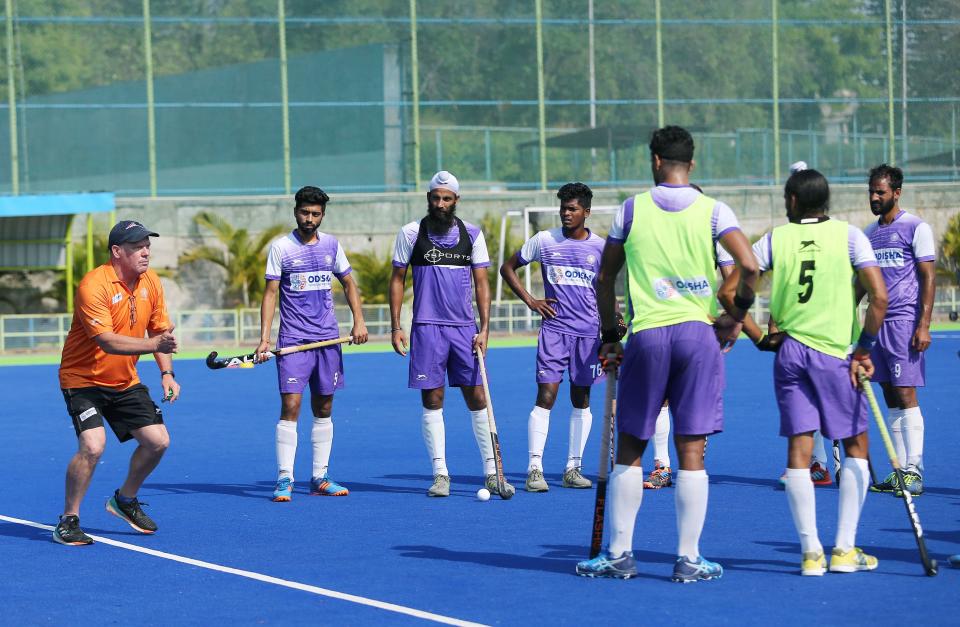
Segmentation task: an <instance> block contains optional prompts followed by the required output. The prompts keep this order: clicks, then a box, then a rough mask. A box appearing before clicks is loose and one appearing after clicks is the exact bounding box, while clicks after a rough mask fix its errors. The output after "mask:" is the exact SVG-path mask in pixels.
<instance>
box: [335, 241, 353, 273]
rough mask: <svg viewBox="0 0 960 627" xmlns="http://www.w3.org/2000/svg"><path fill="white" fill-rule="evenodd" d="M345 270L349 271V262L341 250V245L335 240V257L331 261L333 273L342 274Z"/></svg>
mask: <svg viewBox="0 0 960 627" xmlns="http://www.w3.org/2000/svg"><path fill="white" fill-rule="evenodd" d="M347 272H350V262H349V261H347V254H346V253H345V252H343V246H341V245H340V242H337V258H336V260H334V262H333V273H334V274H336V275H337V276H343V275H344V274H346V273H347Z"/></svg>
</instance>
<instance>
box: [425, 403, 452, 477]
mask: <svg viewBox="0 0 960 627" xmlns="http://www.w3.org/2000/svg"><path fill="white" fill-rule="evenodd" d="M420 430H421V432H422V433H423V442H424V444H426V445H427V454H428V455H430V462H431V463H432V464H433V474H435V475H449V474H450V473H449V472H448V471H447V442H446V439H447V438H446V430H445V429H444V427H443V410H442V409H427V408H426V407H424V408H423V421H422V422H421V423H420Z"/></svg>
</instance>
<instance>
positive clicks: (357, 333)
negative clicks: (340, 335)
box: [350, 322, 370, 344]
mask: <svg viewBox="0 0 960 627" xmlns="http://www.w3.org/2000/svg"><path fill="white" fill-rule="evenodd" d="M350 335H351V336H352V337H353V339H352V340H350V343H351V344H366V343H367V340H368V339H370V336H369V334H368V333H367V325H365V324H364V323H363V322H357V323H354V325H353V329H352V330H351V331H350Z"/></svg>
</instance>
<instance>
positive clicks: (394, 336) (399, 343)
mask: <svg viewBox="0 0 960 627" xmlns="http://www.w3.org/2000/svg"><path fill="white" fill-rule="evenodd" d="M390 343H391V344H393V350H394V352H396V353H397V354H398V355H400V356H401V357H406V356H407V334H406V333H404V332H403V329H394V330H393V331H391V332H390Z"/></svg>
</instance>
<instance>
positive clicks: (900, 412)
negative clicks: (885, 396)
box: [887, 409, 907, 465]
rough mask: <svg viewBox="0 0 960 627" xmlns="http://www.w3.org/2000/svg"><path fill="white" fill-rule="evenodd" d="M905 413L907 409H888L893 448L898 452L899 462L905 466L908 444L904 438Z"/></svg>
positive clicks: (888, 422) (888, 424)
mask: <svg viewBox="0 0 960 627" xmlns="http://www.w3.org/2000/svg"><path fill="white" fill-rule="evenodd" d="M904 412H906V410H905V409H888V410H887V426H888V427H890V439H891V440H893V448H894V450H895V451H896V452H897V461H899V462H900V463H901V464H904V465H905V464H906V463H907V444H906V441H905V440H904V437H903V431H904V424H903V423H904V420H903V416H904Z"/></svg>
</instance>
